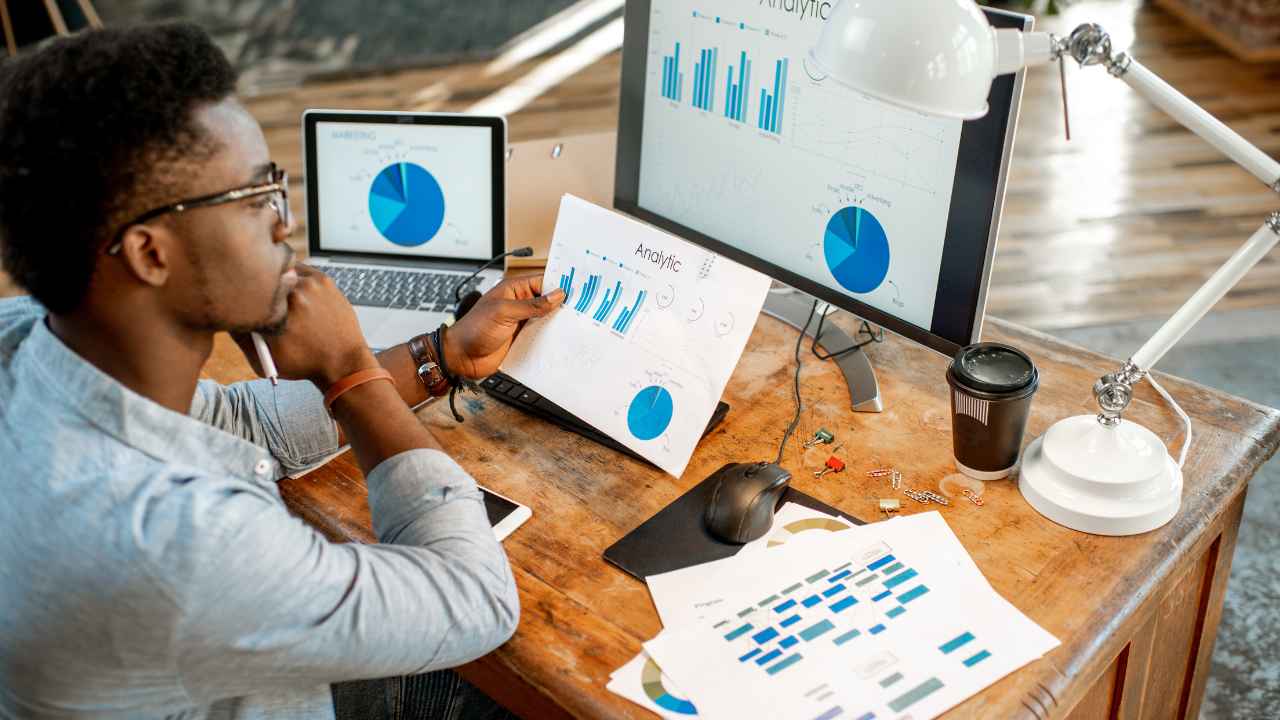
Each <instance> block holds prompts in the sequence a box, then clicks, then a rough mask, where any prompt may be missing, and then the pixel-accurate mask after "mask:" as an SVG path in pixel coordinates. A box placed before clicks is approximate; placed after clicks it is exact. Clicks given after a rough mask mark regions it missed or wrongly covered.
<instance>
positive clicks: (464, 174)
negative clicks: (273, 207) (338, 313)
mask: <svg viewBox="0 0 1280 720" xmlns="http://www.w3.org/2000/svg"><path fill="white" fill-rule="evenodd" d="M302 134H303V138H302V139H303V148H304V153H305V160H304V163H305V164H304V169H305V172H306V187H307V199H306V207H307V244H308V247H309V250H310V259H309V260H308V261H307V262H308V263H309V264H311V265H313V266H314V267H315V268H316V269H318V270H320V271H322V272H324V273H325V274H327V275H329V276H330V277H332V278H333V279H334V281H335V282H336V283H337V285H338V287H339V288H340V289H341V290H342V291H343V293H345V294H346V296H347V299H348V300H350V301H351V304H352V305H353V306H354V307H355V311H356V316H357V317H358V318H359V320H360V329H361V330H362V331H363V332H364V337H365V340H366V342H368V344H369V346H370V347H371V348H374V349H375V350H381V349H385V348H388V347H391V346H393V345H398V344H400V343H402V342H405V341H406V340H408V339H409V338H411V337H413V336H414V335H418V334H420V333H423V332H427V331H430V330H434V329H436V328H437V327H439V326H440V325H441V324H443V323H447V322H451V321H452V320H453V311H454V309H455V308H456V306H457V301H456V300H455V296H456V295H455V291H456V290H457V288H458V286H459V283H462V282H464V281H465V280H467V278H468V277H469V276H471V275H472V274H473V273H476V271H478V270H479V271H480V272H479V274H478V275H477V276H476V277H475V278H474V279H473V280H472V281H470V282H469V283H468V284H467V285H466V286H465V287H463V288H462V290H461V293H460V294H462V295H465V294H466V292H467V291H469V290H472V289H478V290H480V291H481V292H483V291H485V290H487V289H489V288H490V287H493V286H494V285H496V284H497V283H498V282H499V281H500V280H501V279H502V272H503V271H502V269H501V268H491V269H484V270H481V268H482V267H483V266H484V265H485V264H486V263H487V262H488V261H489V260H490V259H491V258H493V257H495V256H497V255H500V254H502V252H503V248H504V246H505V244H506V232H507V220H506V218H507V213H506V205H505V189H506V175H505V162H504V159H505V153H506V144H507V125H506V120H505V119H503V118H501V117H481V116H475V115H456V114H445V113H403V112H364V111H355V110H307V111H306V112H305V113H303V115H302Z"/></svg>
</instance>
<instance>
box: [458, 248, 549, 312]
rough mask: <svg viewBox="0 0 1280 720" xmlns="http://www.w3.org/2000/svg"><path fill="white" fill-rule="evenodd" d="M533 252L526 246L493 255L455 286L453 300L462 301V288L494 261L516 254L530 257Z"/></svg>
mask: <svg viewBox="0 0 1280 720" xmlns="http://www.w3.org/2000/svg"><path fill="white" fill-rule="evenodd" d="M532 254H533V248H531V247H528V246H525V247H521V248H516V249H515V250H508V251H506V252H504V253H502V254H501V255H494V256H493V257H491V258H489V261H488V262H486V263H485V264H483V265H481V266H480V267H478V268H476V271H475V272H473V273H471V274H470V275H468V276H467V279H466V280H463V281H462V282H460V283H458V284H457V285H455V286H454V287H453V301H454V302H457V303H460V302H462V288H464V287H466V286H467V285H468V284H470V283H471V281H472V280H474V279H475V277H476V276H477V275H479V274H480V273H482V272H484V271H485V270H487V269H488V268H489V266H490V265H493V264H494V263H496V262H498V261H499V260H501V259H503V258H505V257H506V256H508V255H514V256H516V257H529V256H530V255H532Z"/></svg>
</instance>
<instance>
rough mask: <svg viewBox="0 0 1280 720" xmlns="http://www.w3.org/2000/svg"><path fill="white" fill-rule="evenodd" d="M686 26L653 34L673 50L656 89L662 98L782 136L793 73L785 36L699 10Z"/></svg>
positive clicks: (663, 57)
mask: <svg viewBox="0 0 1280 720" xmlns="http://www.w3.org/2000/svg"><path fill="white" fill-rule="evenodd" d="M655 13H656V14H659V15H660V14H661V11H657V10H656V11H655ZM682 21H683V22H682V25H683V27H679V28H678V29H666V30H663V29H655V31H654V42H658V41H659V40H658V39H659V38H661V41H662V42H664V43H665V44H666V46H667V47H669V48H670V49H669V50H666V51H664V52H663V53H662V54H661V58H660V60H659V65H658V70H657V72H658V73H660V79H659V81H658V82H655V83H653V86H654V87H656V88H657V89H658V92H659V93H660V94H661V96H662V97H663V98H665V99H667V100H670V101H672V102H674V103H676V104H684V103H685V102H686V101H687V105H688V107H689V108H690V109H693V110H701V111H703V112H705V113H708V114H710V115H713V116H716V117H722V118H725V119H728V120H730V121H733V122H735V123H738V124H740V125H742V126H744V127H751V128H755V129H758V130H759V131H761V132H762V133H767V134H771V135H782V134H783V129H784V128H785V127H786V122H787V113H786V106H787V94H788V91H787V85H788V82H789V73H790V68H791V57H790V56H789V55H788V54H787V53H786V52H785V51H783V50H781V48H782V45H781V44H780V43H781V41H783V40H785V39H786V35H785V34H783V33H780V32H778V31H777V30H775V29H772V28H770V27H766V26H764V25H763V24H761V23H757V22H754V21H753V22H748V21H747V20H745V19H738V18H730V17H727V16H724V15H718V14H715V13H712V12H704V11H701V10H696V9H695V10H693V11H692V12H691V13H690V14H688V15H684V16H682ZM655 52H657V51H656V50H655ZM686 77H688V78H689V83H688V88H687V89H688V90H689V92H688V95H687V97H686V93H685V90H686V83H685V78H686Z"/></svg>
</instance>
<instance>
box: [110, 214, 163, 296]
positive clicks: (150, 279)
mask: <svg viewBox="0 0 1280 720" xmlns="http://www.w3.org/2000/svg"><path fill="white" fill-rule="evenodd" d="M175 240H176V238H175V237H174V234H173V233H172V232H170V231H169V229H168V228H166V227H164V226H163V225H160V224H157V223H149V224H146V225H134V226H131V227H130V228H129V229H128V230H126V231H125V234H124V238H123V242H122V244H121V246H120V259H121V260H123V261H124V264H125V266H126V267H127V268H128V269H129V272H130V273H131V274H132V275H133V276H134V277H135V278H137V279H138V280H139V281H141V282H143V283H146V284H147V285H151V286H152V287H160V286H162V285H164V284H165V283H166V282H168V281H169V276H170V274H171V273H172V272H173V261H174V259H175V258H174V256H173V243H174V241H175Z"/></svg>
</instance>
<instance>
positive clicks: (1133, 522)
mask: <svg viewBox="0 0 1280 720" xmlns="http://www.w3.org/2000/svg"><path fill="white" fill-rule="evenodd" d="M1018 489H1019V490H1021V491H1022V496H1023V497H1024V498H1026V500H1027V502H1028V503H1030V504H1031V507H1033V508H1035V509H1036V511H1038V512H1039V513H1040V514H1041V515H1044V516H1045V517H1047V518H1049V519H1050V520H1052V521H1054V522H1056V523H1058V524H1059V525H1065V526H1066V527H1069V528H1071V529H1073V530H1080V531H1082V532H1087V533H1092V534H1094V535H1136V534H1138V533H1144V532H1147V531H1149V530H1154V529H1156V528H1158V527H1160V526H1161V525H1164V524H1165V523H1167V522H1169V521H1170V520H1172V519H1173V516H1174V515H1176V514H1177V513H1178V508H1179V507H1180V506H1181V504H1182V469H1181V468H1179V467H1178V464H1177V463H1176V462H1174V460H1173V458H1172V457H1170V456H1169V451H1168V450H1167V449H1165V446H1164V443H1163V442H1161V440H1160V438H1159V437H1157V436H1156V434H1155V433H1153V432H1151V431H1150V430H1148V429H1146V428H1145V427H1143V426H1141V425H1138V424H1137V423H1133V422H1130V421H1128V420H1121V421H1120V422H1119V423H1117V424H1114V425H1110V426H1108V425H1104V424H1103V423H1101V422H1099V421H1098V418H1097V417H1096V416H1093V415H1077V416H1075V417H1070V418H1067V419H1065V420H1060V421H1058V422H1056V423H1054V424H1053V426H1052V427H1050V428H1049V430H1048V432H1046V433H1045V434H1044V435H1042V436H1040V437H1038V438H1036V439H1035V441H1033V442H1032V443H1031V445H1030V446H1028V447H1027V450H1026V452H1025V453H1024V455H1023V460H1022V471H1021V474H1020V475H1019V478H1018Z"/></svg>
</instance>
